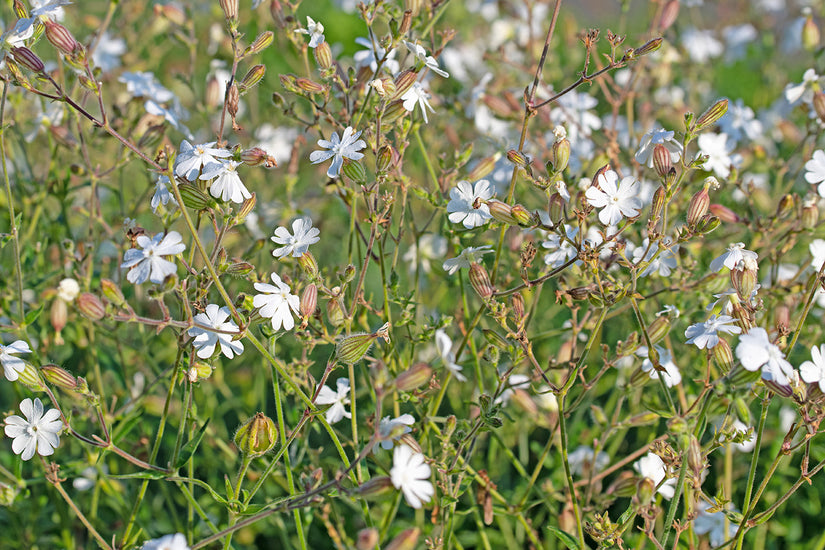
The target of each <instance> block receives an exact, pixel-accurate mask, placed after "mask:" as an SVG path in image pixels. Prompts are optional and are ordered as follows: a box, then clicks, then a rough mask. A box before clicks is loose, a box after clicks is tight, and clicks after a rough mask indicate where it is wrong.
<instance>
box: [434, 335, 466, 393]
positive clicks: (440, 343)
mask: <svg viewBox="0 0 825 550" xmlns="http://www.w3.org/2000/svg"><path fill="white" fill-rule="evenodd" d="M435 347H436V349H438V355H440V356H441V362H442V363H444V367H445V368H446V369H447V370H448V371H450V372H451V373H453V376H455V378H456V380H458V381H459V382H466V381H467V377H466V376H464V375H463V374H461V371H462V370H463V367H462V366H461V365H458V364H456V362H455V353H453V349H452V348H453V341H452V340H450V337H449V336H447V333H446V332H444V329H438V330H436V331H435Z"/></svg>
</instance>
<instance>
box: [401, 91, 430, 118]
mask: <svg viewBox="0 0 825 550" xmlns="http://www.w3.org/2000/svg"><path fill="white" fill-rule="evenodd" d="M428 99H430V94H429V93H428V92H427V90H425V89H424V85H423V84H421V83H420V82H415V83H413V85H412V86H411V87H410V89H409V90H407V91H406V92H404V95H402V96H401V101H403V102H404V103H403V105H404V108H405V109H406V110H407V111H409V112H412V111H413V109H415V106H416V105H418V106H419V107H420V108H421V115H422V116H423V117H424V122H425V123H427V122H429V120H427V109H429V110H430V112H431V113H435V109H433V108H432V106H431V105H430V102H429V101H427V100H428Z"/></svg>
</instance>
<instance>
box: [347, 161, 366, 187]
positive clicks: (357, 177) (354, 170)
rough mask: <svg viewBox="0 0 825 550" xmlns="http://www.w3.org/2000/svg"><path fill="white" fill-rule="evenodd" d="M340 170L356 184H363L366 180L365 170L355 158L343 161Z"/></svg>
mask: <svg viewBox="0 0 825 550" xmlns="http://www.w3.org/2000/svg"><path fill="white" fill-rule="evenodd" d="M341 172H342V173H343V174H344V175H345V176H346V177H348V178H349V179H350V180H352V181H353V182H354V183H356V184H359V185H363V184H365V183H366V182H367V171H366V169H365V168H364V165H363V164H361V163H360V162H358V161H357V160H354V161H347V162H345V163H344V166H343V167H342V168H341Z"/></svg>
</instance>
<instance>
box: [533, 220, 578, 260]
mask: <svg viewBox="0 0 825 550" xmlns="http://www.w3.org/2000/svg"><path fill="white" fill-rule="evenodd" d="M564 232H565V235H566V236H567V238H565V239H562V238H561V236H560V235H559V234H558V233H552V234H550V235H549V236H548V237H547V240H546V241H544V242H543V243H541V246H542V247H544V248H546V249H548V250H550V252H548V253H547V254H545V255H544V263H545V264H547V265H549V266H550V267H551V268H553V269H556V268H558V267H561V266H563V265H564V264H566V263H567V262H568V260H572V259H573V258H575V257H576V256H578V255H579V251H578V249H577V248H576V246H575V245H573V244H571V242H572V243H575V242H576V235H578V233H579V228H578V227H572V226H569V225H568V226H567V227H565V228H564ZM576 264H581V262H580V261H577V262H576Z"/></svg>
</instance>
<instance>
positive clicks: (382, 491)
mask: <svg viewBox="0 0 825 550" xmlns="http://www.w3.org/2000/svg"><path fill="white" fill-rule="evenodd" d="M394 490H395V487H394V486H393V484H392V480H390V478H389V477H388V476H378V477H374V478H372V479H370V480H369V481H367V482H365V483H362V484H361V485H359V486H358V489H356V492H357V493H358V495H359V496H362V497H366V498H375V497H381V496H384V495H386V494H388V493H390V492H392V491H394Z"/></svg>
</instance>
